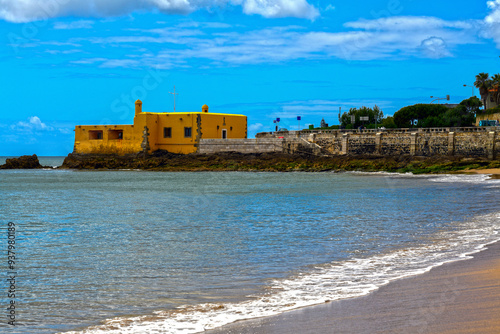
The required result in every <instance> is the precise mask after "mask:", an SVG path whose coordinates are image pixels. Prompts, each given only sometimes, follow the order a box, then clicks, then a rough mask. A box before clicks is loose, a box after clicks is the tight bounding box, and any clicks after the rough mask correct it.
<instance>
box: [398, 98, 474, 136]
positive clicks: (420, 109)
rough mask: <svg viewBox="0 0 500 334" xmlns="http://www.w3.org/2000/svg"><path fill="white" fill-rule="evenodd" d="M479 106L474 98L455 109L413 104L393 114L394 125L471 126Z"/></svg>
mask: <svg viewBox="0 0 500 334" xmlns="http://www.w3.org/2000/svg"><path fill="white" fill-rule="evenodd" d="M480 106H481V101H480V100H479V99H478V98H477V97H475V96H473V97H471V98H469V99H466V100H463V101H462V102H460V105H458V106H457V107H456V108H448V107H446V106H444V105H440V104H415V105H413V106H408V107H404V108H401V109H400V110H398V111H397V112H396V113H395V114H394V123H396V126H397V127H399V128H436V127H461V126H471V125H472V124H473V123H474V122H475V118H476V113H477V112H478V111H479V107H480Z"/></svg>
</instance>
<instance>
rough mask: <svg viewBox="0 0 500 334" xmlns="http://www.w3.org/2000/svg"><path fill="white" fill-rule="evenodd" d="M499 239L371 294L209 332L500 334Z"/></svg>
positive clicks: (216, 333)
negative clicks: (481, 249) (462, 258)
mask: <svg viewBox="0 0 500 334" xmlns="http://www.w3.org/2000/svg"><path fill="white" fill-rule="evenodd" d="M498 314H500V242H498V241H497V242H495V243H493V244H489V245H488V246H487V247H486V248H485V249H484V250H483V251H481V252H478V253H476V254H474V256H473V257H472V258H471V259H468V260H466V261H454V262H451V263H445V264H443V265H441V266H438V267H435V268H433V269H431V270H430V271H429V272H427V273H425V274H423V275H417V276H414V277H409V278H405V279H401V280H396V281H393V282H391V283H389V284H388V285H386V286H384V287H381V288H380V289H379V290H377V291H375V292H373V293H372V294H370V295H367V296H364V297H360V298H354V299H350V300H340V301H334V302H331V303H328V304H325V305H318V306H313V307H308V308H304V309H300V310H295V311H291V312H287V313H283V314H280V315H278V316H274V317H269V318H264V319H254V320H248V321H242V322H239V323H234V324H230V325H227V326H224V327H221V328H218V329H215V330H212V331H208V332H207V333H210V334H222V333H240V334H249V333H252V334H267V333H273V334H280V333H283V334H284V333H304V334H309V333H310V334H313V333H330V332H334V333H374V332H377V333H416V332H418V333H443V334H444V333H447V334H451V333H453V334H455V333H498V332H500V318H499V317H498Z"/></svg>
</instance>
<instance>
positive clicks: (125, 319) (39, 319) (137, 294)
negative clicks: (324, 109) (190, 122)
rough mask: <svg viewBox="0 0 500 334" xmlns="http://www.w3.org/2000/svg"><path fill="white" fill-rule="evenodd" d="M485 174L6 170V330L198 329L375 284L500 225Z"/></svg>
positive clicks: (1, 221)
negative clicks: (12, 259)
mask: <svg viewBox="0 0 500 334" xmlns="http://www.w3.org/2000/svg"><path fill="white" fill-rule="evenodd" d="M499 193H500V180H492V179H489V177H488V176H484V175H429V176H414V175H402V174H385V173H371V174H370V173H244V172H219V173H215V172H214V173H212V172H202V173H184V172H182V173H181V172H175V173H167V172H147V171H73V170H57V169H51V170H1V171H0V227H1V229H0V234H1V235H0V249H1V250H2V253H3V254H5V256H4V257H3V259H0V275H1V276H2V277H4V278H6V277H7V272H8V268H7V266H8V264H7V256H6V252H7V246H8V237H7V235H8V230H7V228H8V223H9V222H12V223H14V224H15V226H16V263H15V266H16V267H15V269H16V271H17V277H16V296H15V303H16V326H15V327H12V326H9V325H8V324H7V315H8V313H7V312H8V311H7V310H6V308H7V306H8V303H9V302H10V300H11V298H8V297H7V293H8V290H9V285H8V282H7V281H6V279H2V280H1V283H0V301H1V305H2V307H1V309H2V310H4V311H0V331H2V332H7V331H8V333H57V332H63V333H64V332H70V333H149V332H155V333H197V332H202V331H203V330H205V329H210V328H216V327H218V326H222V325H224V324H227V323H230V322H233V321H236V320H240V319H249V318H255V317H261V316H269V315H273V314H278V313H282V312H285V311H287V310H291V309H295V308H299V307H304V306H308V305H314V304H318V303H323V302H325V301H327V300H338V299H342V298H351V297H357V296H362V295H365V294H367V293H369V292H371V291H374V290H375V289H377V288H378V287H380V286H382V285H384V284H386V283H388V282H389V281H391V280H395V279H398V278H401V277H406V276H409V275H415V274H419V273H423V272H425V271H428V270H429V269H430V268H432V267H434V266H437V265H439V264H442V263H445V262H449V261H456V260H460V259H464V258H466V257H467V256H468V255H470V254H472V253H474V252H477V251H479V250H480V249H481V248H483V247H484V245H485V244H488V243H490V242H494V241H497V240H498V239H500V236H499V234H498V232H499V231H500V209H499V200H500V196H499Z"/></svg>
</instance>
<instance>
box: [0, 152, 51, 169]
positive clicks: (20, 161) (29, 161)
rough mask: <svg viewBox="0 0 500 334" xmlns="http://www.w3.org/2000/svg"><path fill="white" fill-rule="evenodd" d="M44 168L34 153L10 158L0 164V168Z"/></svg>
mask: <svg viewBox="0 0 500 334" xmlns="http://www.w3.org/2000/svg"><path fill="white" fill-rule="evenodd" d="M39 168H45V167H44V166H42V165H40V161H38V157H37V155H36V154H33V155H23V156H21V157H19V158H10V159H7V160H6V161H5V164H3V165H0V169H39Z"/></svg>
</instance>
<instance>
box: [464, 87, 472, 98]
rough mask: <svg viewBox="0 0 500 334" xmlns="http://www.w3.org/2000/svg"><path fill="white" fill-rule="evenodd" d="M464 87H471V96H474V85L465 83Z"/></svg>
mask: <svg viewBox="0 0 500 334" xmlns="http://www.w3.org/2000/svg"><path fill="white" fill-rule="evenodd" d="M464 87H471V88H472V95H471V97H472V96H474V86H469V85H464Z"/></svg>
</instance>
